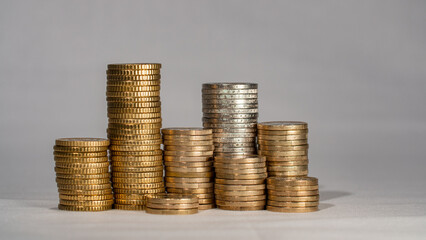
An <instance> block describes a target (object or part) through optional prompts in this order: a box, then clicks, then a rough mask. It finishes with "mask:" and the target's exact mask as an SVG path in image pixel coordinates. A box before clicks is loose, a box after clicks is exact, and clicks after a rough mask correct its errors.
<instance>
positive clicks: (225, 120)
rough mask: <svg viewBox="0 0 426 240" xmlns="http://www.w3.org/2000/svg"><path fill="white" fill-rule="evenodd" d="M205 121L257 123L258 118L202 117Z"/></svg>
mask: <svg viewBox="0 0 426 240" xmlns="http://www.w3.org/2000/svg"><path fill="white" fill-rule="evenodd" d="M202 120H203V122H209V123H257V118H254V119H249V118H244V119H238V118H228V119H223V118H220V119H219V118H202Z"/></svg>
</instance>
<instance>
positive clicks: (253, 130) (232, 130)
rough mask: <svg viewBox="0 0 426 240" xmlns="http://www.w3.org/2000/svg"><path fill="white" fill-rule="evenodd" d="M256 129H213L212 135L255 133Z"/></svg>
mask: <svg viewBox="0 0 426 240" xmlns="http://www.w3.org/2000/svg"><path fill="white" fill-rule="evenodd" d="M256 131H257V130H256V128H215V129H213V134H214V133H255V132H256Z"/></svg>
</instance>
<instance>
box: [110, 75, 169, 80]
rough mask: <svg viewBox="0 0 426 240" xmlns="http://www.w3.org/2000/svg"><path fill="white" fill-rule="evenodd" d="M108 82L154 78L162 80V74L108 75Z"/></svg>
mask: <svg viewBox="0 0 426 240" xmlns="http://www.w3.org/2000/svg"><path fill="white" fill-rule="evenodd" d="M106 78H107V80H108V82H115V81H152V80H160V79H161V75H160V74H155V75H107V77H106Z"/></svg>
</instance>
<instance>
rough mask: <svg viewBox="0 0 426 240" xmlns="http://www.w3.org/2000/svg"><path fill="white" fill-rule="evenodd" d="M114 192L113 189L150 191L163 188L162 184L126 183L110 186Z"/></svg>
mask: <svg viewBox="0 0 426 240" xmlns="http://www.w3.org/2000/svg"><path fill="white" fill-rule="evenodd" d="M112 186H113V188H114V190H115V188H127V189H129V188H130V189H132V188H135V189H152V188H161V187H164V183H163V182H158V183H137V184H136V183H135V184H127V183H113V184H112Z"/></svg>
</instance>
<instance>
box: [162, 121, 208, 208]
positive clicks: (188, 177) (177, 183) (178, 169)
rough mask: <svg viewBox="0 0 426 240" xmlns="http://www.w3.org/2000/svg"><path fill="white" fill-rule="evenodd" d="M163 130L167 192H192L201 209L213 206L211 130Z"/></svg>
mask: <svg viewBox="0 0 426 240" xmlns="http://www.w3.org/2000/svg"><path fill="white" fill-rule="evenodd" d="M162 133H163V142H164V164H165V166H166V187H167V192H169V193H181V194H193V195H195V196H197V197H198V201H199V209H200V210H205V209H210V208H213V207H214V194H213V177H214V170H213V149H214V146H213V135H212V130H211V129H203V128H164V129H162Z"/></svg>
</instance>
